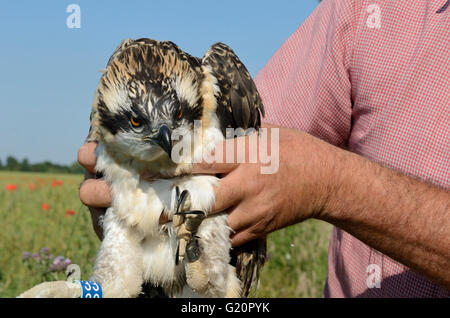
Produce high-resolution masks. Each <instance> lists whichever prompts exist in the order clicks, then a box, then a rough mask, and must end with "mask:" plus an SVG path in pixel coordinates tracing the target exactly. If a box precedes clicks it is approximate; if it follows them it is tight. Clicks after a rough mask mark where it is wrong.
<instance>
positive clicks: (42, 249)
mask: <svg viewBox="0 0 450 318" xmlns="http://www.w3.org/2000/svg"><path fill="white" fill-rule="evenodd" d="M48 251H49V249H48V247H43V248H41V253H42V254H48Z"/></svg>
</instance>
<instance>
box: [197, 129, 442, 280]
mask: <svg viewBox="0 0 450 318" xmlns="http://www.w3.org/2000/svg"><path fill="white" fill-rule="evenodd" d="M227 142H230V141H227ZM279 161H280V162H279V170H278V172H277V173H275V174H272V175H263V174H261V173H260V169H259V166H260V164H216V163H214V164H207V163H201V164H197V165H195V166H194V171H196V172H198V173H221V174H222V177H223V178H222V180H221V183H220V184H219V186H218V187H217V188H216V207H215V208H214V211H223V210H228V211H229V213H230V214H229V223H230V226H231V227H232V228H233V229H234V230H235V231H236V233H235V235H234V237H233V245H241V244H243V243H245V242H247V241H249V240H251V239H254V238H256V237H260V236H263V235H266V234H268V233H270V232H272V231H275V230H277V229H280V228H283V227H285V226H288V225H290V224H294V223H297V222H301V221H303V220H305V219H308V218H317V219H321V220H324V221H326V222H329V223H332V224H334V225H336V226H338V227H339V228H342V229H343V230H345V231H347V232H349V233H350V234H352V235H353V236H355V237H357V238H358V239H360V240H361V241H363V242H365V243H366V244H368V245H369V246H371V247H373V248H375V249H377V250H378V251H380V252H382V253H384V254H386V255H388V256H390V257H391V258H393V259H395V260H397V261H399V262H401V263H403V264H405V265H406V266H409V267H410V268H412V269H413V270H416V271H417V272H420V273H422V274H423V275H426V276H428V277H429V278H431V279H433V280H434V281H436V282H437V283H439V284H440V285H443V286H445V287H447V288H450V192H449V191H448V190H445V189H441V188H438V187H435V186H433V185H429V184H427V183H424V182H421V181H418V180H416V179H414V178H411V177H408V176H405V175H403V174H401V173H399V172H396V171H394V170H392V169H388V168H385V167H382V166H381V165H379V164H377V163H374V162H371V161H369V160H367V159H365V158H363V157H361V156H358V155H356V154H354V153H351V152H348V151H345V150H343V149H340V148H337V147H335V146H332V145H330V144H328V143H326V142H323V141H321V140H320V139H317V138H315V137H312V136H310V135H308V134H305V133H302V132H298V131H294V130H290V129H284V128H281V129H280V131H279Z"/></svg>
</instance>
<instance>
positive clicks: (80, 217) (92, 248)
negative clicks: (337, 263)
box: [0, 171, 331, 297]
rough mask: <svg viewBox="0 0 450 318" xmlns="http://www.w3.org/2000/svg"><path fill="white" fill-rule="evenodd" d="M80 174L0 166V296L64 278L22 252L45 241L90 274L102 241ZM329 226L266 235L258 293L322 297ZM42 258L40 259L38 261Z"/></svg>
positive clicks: (314, 224) (303, 226) (313, 223)
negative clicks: (85, 200) (0, 169)
mask: <svg viewBox="0 0 450 318" xmlns="http://www.w3.org/2000/svg"><path fill="white" fill-rule="evenodd" d="M82 179H83V177H82V176H81V175H68V174H67V175H53V174H38V173H20V172H4V171H3V172H0V219H1V220H2V221H1V231H0V297H16V296H17V295H19V294H20V293H21V292H23V291H25V290H26V289H28V288H30V287H32V286H34V285H35V284H37V283H39V282H42V281H44V280H54V279H65V278H64V273H63V271H59V272H58V271H51V272H49V271H48V270H47V268H48V266H47V265H48V264H44V261H42V260H41V261H40V263H37V262H36V261H35V260H34V259H33V258H30V260H28V261H27V262H23V261H22V257H23V252H30V253H37V252H39V251H40V250H41V249H42V248H44V247H47V248H48V249H49V253H50V254H53V256H55V257H56V256H60V255H61V256H64V258H65V259H66V258H69V259H70V260H71V262H72V263H75V264H78V265H79V266H80V267H81V279H88V278H89V276H90V273H91V269H92V265H93V261H94V257H95V255H96V251H97V249H98V247H99V245H100V241H99V240H98V239H97V236H96V235H95V234H94V232H93V230H92V223H91V218H90V215H89V212H88V210H87V208H86V207H84V206H83V205H82V204H81V203H80V201H79V199H78V186H79V184H80V182H81V181H82ZM330 233H331V226H329V225H328V224H326V223H323V222H320V221H315V220H311V221H307V222H304V223H302V224H298V225H295V226H292V227H289V228H286V229H284V230H281V231H278V232H276V233H273V234H271V235H270V236H269V238H268V254H269V258H270V259H269V261H268V262H267V263H266V265H265V266H264V269H263V271H262V273H261V282H260V287H259V290H258V292H257V294H256V296H257V297H320V296H321V295H322V290H323V285H324V282H325V278H326V271H327V248H328V240H329V236H330ZM38 264H41V265H38Z"/></svg>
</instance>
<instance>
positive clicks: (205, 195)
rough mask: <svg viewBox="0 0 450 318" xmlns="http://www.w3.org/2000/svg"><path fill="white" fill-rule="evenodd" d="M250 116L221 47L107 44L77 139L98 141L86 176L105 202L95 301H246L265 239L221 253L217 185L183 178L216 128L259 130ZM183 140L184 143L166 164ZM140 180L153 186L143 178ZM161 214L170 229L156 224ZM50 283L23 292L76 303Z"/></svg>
mask: <svg viewBox="0 0 450 318" xmlns="http://www.w3.org/2000/svg"><path fill="white" fill-rule="evenodd" d="M261 115H262V116H264V108H263V104H262V101H261V98H260V96H259V94H258V91H257V89H256V87H255V84H254V82H253V80H252V78H251V76H250V74H249V73H248V71H247V69H246V68H245V66H244V65H243V64H242V62H241V61H240V60H239V58H238V57H237V56H236V55H235V53H234V52H233V51H232V50H231V48H229V47H228V46H227V45H225V44H223V43H216V44H214V45H213V46H212V47H211V48H209V50H208V51H207V52H206V54H205V55H204V56H203V58H197V57H194V56H191V55H190V54H188V53H186V52H183V51H182V50H181V49H180V48H179V47H178V46H177V45H175V44H174V43H172V42H168V41H166V42H160V41H156V40H152V39H146V38H145V39H144V38H143V39H137V40H133V39H127V40H125V41H123V42H122V43H121V44H120V45H119V46H118V47H117V48H116V50H115V51H114V53H113V55H112V56H111V57H110V59H109V61H108V64H107V67H106V70H105V71H104V72H103V75H102V77H101V80H100V83H99V85H98V87H97V90H96V93H95V97H94V102H93V107H92V112H91V117H90V120H91V127H90V131H89V136H88V139H87V140H88V141H97V142H98V146H97V148H96V155H97V164H96V170H97V171H98V172H101V173H102V174H103V176H104V178H105V180H106V181H107V182H108V183H110V185H111V191H112V197H113V202H112V206H111V207H110V208H108V209H107V211H106V214H105V215H104V217H103V218H102V220H101V224H102V226H103V231H104V239H103V241H102V243H101V246H100V250H99V252H98V255H97V258H96V261H95V265H94V269H93V274H92V277H91V278H90V280H92V281H96V282H98V283H99V284H100V285H101V288H102V290H103V296H104V297H137V296H139V295H140V294H141V293H142V286H143V285H145V284H151V285H152V286H155V287H158V288H159V289H160V290H162V291H163V292H164V294H165V295H168V296H174V297H184V296H186V297H189V296H193V297H244V296H248V293H249V290H250V287H251V285H252V284H253V283H254V282H255V281H257V280H258V277H259V270H260V268H261V266H262V264H263V263H264V259H265V240H257V241H252V242H249V243H247V244H246V245H244V246H242V247H240V248H235V249H232V248H231V241H230V232H231V229H230V228H229V227H228V224H227V213H226V212H222V213H219V214H211V215H208V211H210V209H211V207H212V206H213V204H214V190H213V188H214V186H215V185H217V184H218V183H219V182H220V180H219V179H218V178H216V177H215V176H204V175H195V176H194V175H190V174H189V173H190V171H191V167H192V162H194V161H195V160H201V158H202V156H203V154H204V153H205V152H209V151H211V150H212V149H213V148H214V146H215V145H216V144H217V143H218V142H220V141H223V140H224V139H225V138H226V137H227V135H226V129H227V128H242V129H244V130H246V129H249V128H255V129H256V130H258V129H259V128H260V123H261V119H260V117H261ZM196 123H197V124H196ZM196 125H197V128H198V129H196ZM174 136H179V138H175V137H174ZM182 142H184V144H185V145H186V142H187V143H188V147H184V148H183V150H182V151H181V152H180V153H178V156H179V157H180V158H181V160H176V161H175V160H174V158H173V155H174V151H175V148H176V147H177V146H178V145H180V143H182ZM145 173H155V174H157V175H159V176H163V177H164V179H154V180H152V181H148V180H144V179H143V178H141V177H140V176H141V175H142V174H145ZM161 215H164V216H166V217H167V218H168V219H169V220H172V221H171V222H169V223H167V224H164V225H160V224H159V220H160V217H161ZM56 285H57V284H56V283H55V284H53V285H52V283H47V284H46V285H45V286H41V287H40V289H39V288H37V289H35V290H34V291H33V292H31V291H30V292H29V293H28V294H27V293H25V294H24V295H23V296H25V297H27V296H32V295H36V294H39V293H40V295H47V296H58V293H59V295H70V296H73V297H78V296H80V292H79V291H77V290H79V289H77V288H75V286H74V285H72V286H69V287H70V288H72V289H71V290H72V291H73V292H68V291H67V289H68V288H69V287H61V286H63V285H64V284H59V285H58V286H56ZM66 285H67V284H66ZM35 288H36V287H35ZM64 288H66V290H62V289H64Z"/></svg>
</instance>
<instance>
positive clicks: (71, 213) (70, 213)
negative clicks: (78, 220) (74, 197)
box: [66, 210, 76, 216]
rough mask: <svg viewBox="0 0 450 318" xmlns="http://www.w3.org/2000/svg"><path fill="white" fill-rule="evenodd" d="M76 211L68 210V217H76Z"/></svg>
mask: <svg viewBox="0 0 450 318" xmlns="http://www.w3.org/2000/svg"><path fill="white" fill-rule="evenodd" d="M75 213H76V212H75V211H73V210H66V216H71V215H75Z"/></svg>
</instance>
